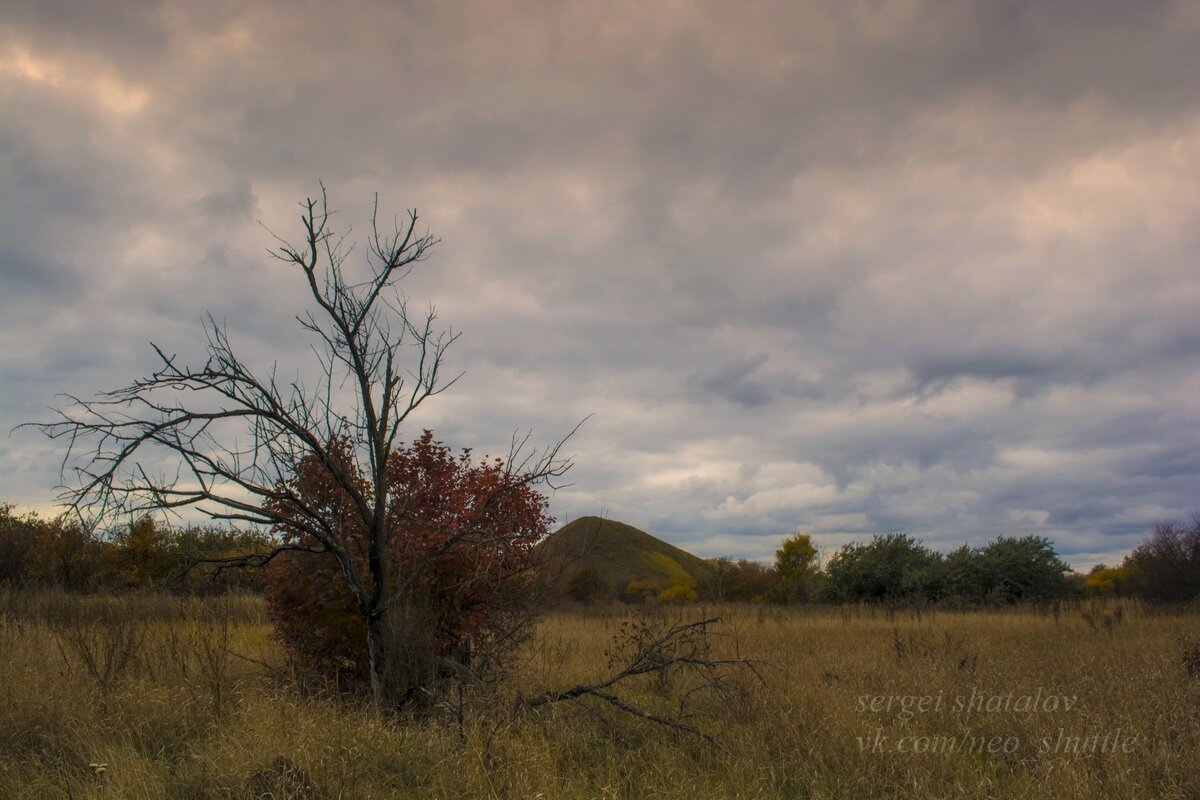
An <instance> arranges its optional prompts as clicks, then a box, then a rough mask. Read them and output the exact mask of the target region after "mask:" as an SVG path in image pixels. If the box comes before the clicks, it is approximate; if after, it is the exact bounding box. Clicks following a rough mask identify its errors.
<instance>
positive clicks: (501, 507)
mask: <svg viewBox="0 0 1200 800" xmlns="http://www.w3.org/2000/svg"><path fill="white" fill-rule="evenodd" d="M331 451H332V452H333V453H334V454H335V458H336V459H337V463H338V466H339V467H340V468H341V469H342V470H345V471H346V472H347V473H348V474H350V475H352V476H353V478H354V481H355V484H356V486H357V487H358V488H359V491H361V492H362V493H363V494H364V495H366V496H368V497H370V490H371V489H370V482H369V481H367V480H365V479H364V478H363V477H362V475H361V474H360V473H359V472H358V471H357V470H356V469H355V467H354V459H353V453H352V445H351V443H350V442H349V441H348V440H340V441H338V442H336V443H334V446H333V447H331ZM387 473H388V482H389V497H388V498H387V504H386V515H387V527H386V530H388V532H389V539H388V542H387V549H386V561H387V565H388V570H387V581H388V585H387V587H386V592H387V594H388V595H389V597H390V602H389V605H388V608H389V611H394V612H395V613H396V614H397V615H398V617H404V618H405V619H406V620H409V621H410V622H411V621H412V620H416V622H417V625H419V627H420V630H414V629H413V628H412V626H411V624H410V626H409V628H408V630H407V631H406V632H405V633H404V634H403V636H402V637H401V638H402V642H401V644H400V646H402V647H405V648H408V649H410V650H411V649H414V648H415V649H420V648H421V647H424V648H425V649H427V650H431V651H432V654H433V655H435V656H439V655H445V654H446V653H449V652H451V651H452V650H454V649H455V648H457V647H461V646H462V644H463V642H464V640H465V639H468V638H470V637H473V636H480V635H483V634H485V633H486V629H487V627H488V625H489V623H490V621H491V620H492V619H493V617H495V616H496V615H498V614H503V613H507V612H510V611H513V610H516V609H517V607H519V606H520V605H521V604H522V603H523V602H526V601H527V599H528V593H527V592H526V591H524V589H525V588H527V585H528V581H526V580H525V578H527V577H528V573H529V568H530V566H531V563H532V559H533V555H534V553H533V547H534V545H535V544H537V542H538V541H540V540H541V539H542V538H543V537H544V536H545V535H546V532H547V528H548V526H549V524H550V523H551V522H552V520H551V518H550V517H549V516H548V515H547V513H546V499H545V497H543V496H542V495H541V494H540V493H539V492H537V491H536V490H534V489H533V488H532V487H530V486H529V485H527V484H526V483H524V482H522V481H521V479H520V476H514V475H511V474H509V473H508V472H507V471H506V470H505V466H504V463H503V462H502V461H501V460H500V459H494V460H491V461H484V462H480V463H475V462H474V461H473V460H472V458H471V454H470V451H468V450H464V451H462V453H461V454H459V455H457V456H455V455H454V454H452V453H451V451H450V450H449V448H447V447H446V446H445V445H443V444H442V443H441V442H438V441H435V440H434V438H433V434H432V433H431V432H430V431H425V432H424V433H423V434H422V436H421V437H420V438H418V439H417V440H416V441H414V442H413V443H412V445H410V446H408V447H406V448H403V449H398V450H394V451H393V452H392V453H391V455H390V457H389V458H388V463H387ZM287 485H288V488H290V489H291V490H292V491H293V492H294V493H295V494H296V495H297V496H298V497H299V498H301V500H302V501H303V502H304V503H305V504H308V505H310V506H320V507H322V509H323V510H324V511H326V512H327V513H328V514H329V518H333V519H336V520H337V530H336V531H335V533H336V536H337V538H338V539H339V540H340V541H341V542H342V543H343V545H344V546H345V547H346V549H347V550H348V551H349V553H350V555H351V559H352V561H353V562H354V564H355V565H356V570H357V572H358V574H359V575H361V576H363V582H364V584H365V585H366V586H367V589H368V591H370V590H371V583H370V571H369V569H368V565H367V562H368V537H367V535H366V530H367V528H366V526H365V525H364V522H363V519H362V517H361V515H360V513H359V511H358V508H357V506H356V504H355V503H354V502H353V500H352V498H351V496H350V494H349V493H348V492H347V491H346V490H345V489H344V488H342V487H341V486H339V485H338V484H337V482H336V481H334V480H333V479H332V477H331V472H330V469H329V467H328V466H326V465H325V464H323V463H320V462H319V461H316V460H315V459H314V458H312V457H309V458H306V459H305V460H303V461H302V462H301V464H300V467H299V469H298V471H297V474H296V475H294V476H293V477H292V478H291V480H289V481H288V484H287ZM276 508H277V509H278V510H280V511H282V512H283V513H285V514H288V513H289V510H288V506H287V504H286V503H283V502H280V503H279V504H278V505H277V506H276ZM289 515H290V514H289ZM277 533H278V534H279V535H280V536H281V537H282V538H283V540H285V541H289V542H301V543H304V544H315V542H314V541H312V540H311V539H310V538H309V537H307V536H306V535H304V534H300V533H298V532H297V531H295V530H294V529H292V528H290V527H288V526H280V527H279V528H277ZM263 584H264V591H265V594H266V600H267V608H268V613H269V615H270V618H271V621H272V623H273V625H274V628H275V635H276V636H278V638H279V639H280V641H282V643H283V644H284V645H285V646H286V647H287V648H288V650H289V651H290V652H291V653H292V654H293V656H294V657H295V658H296V659H297V660H298V661H299V662H300V663H301V664H304V665H306V666H308V667H310V668H315V669H317V670H319V671H321V672H323V673H325V674H327V675H330V676H335V677H338V678H340V679H343V680H344V679H350V680H352V681H357V680H365V678H366V676H367V674H368V652H367V637H366V625H365V622H364V619H363V616H362V612H361V610H360V607H359V603H358V602H357V600H356V598H355V597H354V595H353V593H352V592H351V591H350V589H349V588H348V586H347V583H346V581H345V580H344V578H343V576H342V574H341V569H340V567H339V565H338V563H337V561H336V560H335V559H334V558H333V556H331V555H330V554H329V553H303V552H285V553H283V554H282V555H280V556H278V557H276V558H275V559H274V560H273V561H271V562H270V563H269V564H268V565H267V569H266V570H265V574H264V576H263ZM418 639H419V640H420V641H418ZM410 655H411V654H410Z"/></svg>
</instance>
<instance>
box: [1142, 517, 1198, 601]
mask: <svg viewBox="0 0 1200 800" xmlns="http://www.w3.org/2000/svg"><path fill="white" fill-rule="evenodd" d="M1123 566H1124V567H1125V568H1126V569H1129V570H1130V572H1131V573H1132V575H1131V582H1132V585H1133V587H1134V590H1135V591H1136V592H1137V594H1138V595H1140V596H1141V597H1144V598H1146V599H1147V600H1158V601H1166V602H1187V601H1189V600H1194V599H1196V598H1197V597H1200V512H1198V513H1196V514H1195V515H1193V516H1192V521H1191V524H1190V525H1186V526H1185V525H1180V524H1178V523H1174V522H1164V523H1159V524H1158V525H1156V526H1154V530H1153V531H1152V532H1151V533H1150V535H1149V536H1148V537H1147V538H1146V541H1144V542H1142V543H1141V544H1140V545H1138V547H1137V548H1136V549H1135V550H1134V551H1133V552H1132V553H1130V554H1129V556H1128V557H1127V558H1126V559H1125V563H1124V564H1123Z"/></svg>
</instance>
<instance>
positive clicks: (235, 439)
mask: <svg viewBox="0 0 1200 800" xmlns="http://www.w3.org/2000/svg"><path fill="white" fill-rule="evenodd" d="M301 207H302V209H303V214H302V216H301V224H302V226H303V242H302V243H301V244H300V245H298V246H295V245H292V244H290V243H288V242H287V241H285V240H284V239H281V238H279V237H278V236H276V237H275V238H276V240H277V242H278V245H277V247H276V248H275V249H274V250H272V251H270V252H271V254H272V255H273V256H274V257H275V258H277V259H279V260H281V261H282V262H284V263H286V264H288V265H289V266H291V267H294V268H295V270H296V271H297V273H298V275H299V277H302V278H303V280H304V281H305V282H306V284H307V287H308V290H309V293H310V295H311V300H312V303H313V304H314V305H313V307H312V309H311V310H310V311H309V312H308V313H306V314H304V315H302V316H299V317H297V320H298V322H299V323H300V326H301V328H302V329H303V330H304V331H305V333H306V334H307V335H308V336H309V337H310V339H311V342H312V353H313V356H314V362H315V369H313V375H316V376H318V377H317V378H316V379H315V381H314V382H312V383H309V384H306V383H305V381H304V379H303V378H302V377H299V374H297V377H295V378H290V379H283V378H280V377H279V374H278V371H277V369H276V368H275V367H274V366H273V367H272V368H271V369H270V371H268V372H267V373H265V374H259V373H256V372H255V370H254V369H253V368H252V367H251V366H250V365H248V364H247V363H245V362H244V361H242V360H241V359H240V358H239V357H238V356H237V355H236V354H235V352H234V348H233V347H232V345H231V343H230V339H229V336H228V334H227V331H226V329H225V328H224V326H222V325H219V324H217V323H216V321H215V320H214V319H213V317H212V316H211V315H210V316H208V317H207V318H206V322H205V334H206V339H207V359H206V360H205V362H204V363H203V364H202V365H201V366H199V367H192V366H188V365H186V364H184V363H183V362H182V361H181V360H180V359H179V357H177V356H176V355H174V354H171V355H168V354H167V353H166V352H164V351H163V350H162V349H160V348H158V347H157V346H155V345H153V344H151V346H152V347H153V348H154V352H155V354H156V356H157V358H158V359H159V363H158V366H157V367H156V369H155V370H154V371H153V372H152V373H151V374H150V375H149V376H148V377H145V378H141V379H139V380H137V381H135V382H133V383H132V384H130V385H128V386H126V387H124V388H120V389H116V390H113V391H109V392H104V393H102V394H99V395H97V396H96V397H95V398H94V399H90V400H84V399H80V398H78V397H75V396H72V395H65V396H64V397H66V399H67V401H68V404H67V405H66V406H65V407H64V408H61V409H59V410H58V411H57V417H56V418H55V419H54V420H53V421H50V422H47V423H38V424H36V425H35V427H38V428H40V429H41V430H42V431H43V432H44V433H46V434H47V435H48V436H50V437H51V438H53V439H63V440H66V441H67V442H68V447H67V450H66V455H65V456H64V459H63V463H62V474H63V484H64V487H63V488H64V491H63V495H62V499H63V500H64V501H65V502H67V503H68V504H69V505H70V506H71V508H73V509H74V510H75V511H76V512H77V513H79V514H80V516H81V517H83V518H84V519H86V520H87V521H88V522H89V523H93V524H94V523H97V522H99V521H101V520H103V519H105V518H111V517H112V516H113V515H114V514H130V513H133V514H137V513H140V512H145V511H158V510H163V509H165V510H168V511H174V512H180V511H181V510H183V509H194V510H195V511H197V512H199V513H201V514H203V515H206V516H207V517H209V518H211V519H213V520H221V521H230V522H238V523H252V524H255V525H263V526H272V527H274V528H276V529H277V530H278V529H281V528H283V529H287V530H291V531H295V532H297V533H300V534H303V536H302V537H294V538H290V539H287V540H284V541H281V542H280V543H278V544H277V546H275V547H274V548H273V549H271V550H270V551H266V552H262V553H257V554H253V555H250V556H242V557H238V558H237V559H229V560H227V561H228V563H230V564H238V565H263V564H265V563H267V562H268V561H270V560H271V559H273V558H275V557H276V556H278V555H279V554H280V553H283V552H286V551H289V550H301V551H306V552H314V553H328V554H330V555H331V556H332V557H333V558H335V559H336V560H337V563H338V565H339V567H340V570H341V575H342V577H343V578H344V580H345V583H346V586H347V587H348V589H349V590H350V592H351V593H352V594H353V596H354V598H355V601H356V603H357V608H358V612H359V613H360V614H361V615H362V619H363V621H364V623H365V626H366V630H367V647H368V650H369V661H370V677H371V688H372V692H373V696H374V700H375V703H376V706H377V707H378V708H380V709H384V708H387V707H389V706H391V705H394V704H395V702H396V700H397V698H396V697H395V696H394V692H393V691H392V687H390V686H389V684H388V676H389V674H391V669H390V665H391V662H393V661H395V660H396V659H398V658H403V657H404V654H403V653H399V652H397V647H396V646H395V645H394V643H393V642H391V641H389V637H388V636H387V635H386V624H385V621H384V617H385V612H387V610H388V604H389V602H390V599H391V598H393V597H396V596H398V594H399V593H401V592H402V591H403V589H404V588H405V587H406V586H411V585H413V584H414V582H416V581H418V580H419V579H420V577H421V573H422V571H423V570H425V569H427V568H428V566H429V565H430V564H432V563H433V562H434V560H435V559H436V558H437V557H439V556H441V555H443V554H445V553H446V552H448V551H450V550H452V549H453V548H456V547H461V546H468V545H475V546H478V545H480V544H481V542H482V543H483V544H486V542H483V541H482V540H483V539H484V538H485V537H487V536H489V535H494V532H490V531H489V530H488V529H487V528H485V526H484V525H482V524H478V525H474V524H466V525H460V526H457V527H456V528H455V529H454V531H453V534H452V535H449V536H447V537H446V538H445V540H444V541H443V543H442V544H441V545H440V547H439V549H438V550H437V551H435V552H433V553H429V554H427V556H426V558H424V559H423V560H419V561H418V562H416V563H415V564H413V565H412V566H411V567H410V568H408V569H406V570H404V571H403V573H402V574H395V573H396V572H397V570H395V569H394V568H393V567H391V566H390V565H389V560H388V558H387V557H386V554H387V552H388V547H389V544H390V538H391V537H393V536H394V535H395V531H396V530H397V529H398V528H399V527H401V526H400V525H399V523H400V522H401V521H402V520H399V519H397V516H399V515H404V514H407V513H409V512H408V511H406V509H405V508H404V506H403V505H402V504H399V505H398V504H396V503H393V502H391V499H392V495H393V493H394V492H395V491H396V490H397V488H398V487H395V486H392V485H390V482H389V470H388V468H387V467H388V458H389V454H391V453H392V452H393V449H394V448H395V447H396V446H397V442H398V439H397V437H398V435H400V432H401V429H402V428H403V427H405V426H404V423H405V421H406V420H407V419H408V418H409V416H410V415H411V414H412V413H413V412H414V411H416V410H417V408H419V407H420V406H421V404H422V403H423V402H424V401H426V400H427V399H429V398H430V397H433V396H434V395H437V394H439V393H441V392H443V391H445V390H446V389H447V388H449V387H450V386H451V385H452V384H453V383H454V382H455V381H456V380H457V377H449V378H447V376H446V375H445V374H444V372H443V366H444V359H445V354H446V351H447V348H449V347H450V346H451V345H452V344H453V343H454V341H455V340H456V339H457V336H456V335H455V334H454V333H452V332H451V331H449V330H441V329H440V328H439V327H438V325H437V316H436V313H435V311H434V310H433V309H430V310H429V311H428V312H427V313H425V314H423V315H416V316H414V315H412V314H410V312H409V309H408V305H407V301H406V299H405V298H404V297H403V296H402V295H401V294H400V293H399V292H398V291H397V289H396V284H397V282H398V281H400V280H401V279H403V278H404V277H405V276H406V275H408V274H409V272H410V271H411V269H412V268H413V266H414V265H415V264H417V263H418V262H420V261H422V260H424V259H425V258H426V257H427V255H428V254H429V251H430V249H431V248H432V247H433V246H434V244H435V243H436V240H435V239H433V238H432V237H431V236H429V235H428V234H427V233H426V234H422V233H419V232H418V230H417V214H416V212H415V211H413V212H410V213H409V214H408V217H407V219H406V220H405V221H404V223H403V224H395V225H393V226H392V228H391V229H390V230H387V231H381V230H380V228H379V225H378V222H379V214H378V200H376V205H375V211H374V213H373V214H372V218H371V233H370V236H369V237H368V241H367V258H366V262H367V266H368V270H369V271H368V273H367V275H366V277H365V279H362V280H356V279H355V278H353V277H352V276H351V274H350V271H349V270H348V269H347V268H346V267H347V258H348V256H349V255H350V253H351V252H352V251H353V248H351V247H348V246H347V245H346V244H345V236H344V235H343V236H339V235H336V234H335V233H334V231H333V230H332V229H331V227H330V218H331V211H330V210H329V206H328V201H327V197H326V193H325V188H324V186H322V188H321V195H320V197H319V199H312V198H310V199H308V200H306V201H305V202H304V203H302V204H301ZM272 235H273V234H272ZM311 366H312V365H310V367H311ZM572 433H573V432H572ZM569 437H570V434H568V435H567V437H564V438H563V439H561V440H559V441H558V442H557V443H556V444H554V445H551V446H549V447H547V448H545V449H544V450H541V451H537V450H531V449H529V448H528V447H527V446H526V444H527V440H528V437H525V438H520V437H514V439H513V446H512V449H511V451H510V453H509V457H508V459H507V461H506V462H505V464H506V466H505V480H504V481H502V482H501V484H500V485H499V487H497V488H496V489H494V490H493V492H494V494H495V495H496V496H499V495H501V494H503V493H504V492H507V491H512V490H515V489H517V488H519V487H525V486H529V485H532V484H539V483H541V484H547V485H549V486H551V487H553V486H554V480H555V479H556V478H558V477H560V476H562V475H563V474H564V473H565V472H566V471H567V470H568V469H569V468H570V466H571V462H570V460H569V459H568V458H565V457H563V456H562V454H561V448H562V446H563V444H564V443H565V441H566V439H567V438H569ZM344 442H349V443H350V445H351V453H352V458H351V463H349V464H348V463H347V462H346V459H345V458H343V457H341V456H340V455H339V452H338V451H337V448H336V447H335V443H344ZM314 462H316V463H319V464H320V465H322V467H323V468H324V469H325V470H326V471H327V472H328V474H329V476H330V477H331V478H332V479H333V481H334V482H335V483H336V485H337V487H338V489H339V491H341V492H344V493H345V495H347V496H348V497H349V498H350V508H351V512H352V515H353V517H354V524H355V525H356V526H357V527H359V528H360V529H361V530H362V531H364V532H365V533H366V540H367V553H366V559H365V565H364V564H363V559H361V558H355V557H353V554H352V552H351V548H350V547H348V545H347V540H346V537H345V535H344V531H343V525H344V520H339V515H340V514H341V513H342V511H343V509H331V508H329V507H326V506H323V505H322V504H320V503H314V502H312V501H311V500H310V499H308V498H306V497H305V496H303V494H302V493H300V492H297V491H296V490H295V489H294V487H293V486H292V485H290V484H289V477H291V476H294V475H296V474H297V472H298V471H299V469H300V467H301V465H302V464H312V463H314ZM163 463H167V464H169V465H170V466H169V467H168V468H167V471H166V472H163V471H161V468H160V467H156V465H161V464H163ZM493 499H494V498H492V497H487V498H483V499H482V502H480V503H479V504H478V506H477V508H478V509H479V510H480V515H481V518H482V514H483V512H484V511H486V509H487V508H488V507H489V506H490V505H491V501H492V500H493ZM424 522H425V523H426V524H434V523H430V522H429V521H428V520H426V521H424Z"/></svg>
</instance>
